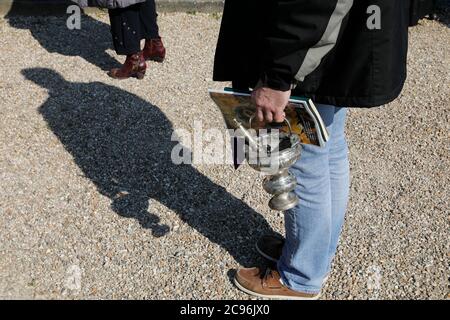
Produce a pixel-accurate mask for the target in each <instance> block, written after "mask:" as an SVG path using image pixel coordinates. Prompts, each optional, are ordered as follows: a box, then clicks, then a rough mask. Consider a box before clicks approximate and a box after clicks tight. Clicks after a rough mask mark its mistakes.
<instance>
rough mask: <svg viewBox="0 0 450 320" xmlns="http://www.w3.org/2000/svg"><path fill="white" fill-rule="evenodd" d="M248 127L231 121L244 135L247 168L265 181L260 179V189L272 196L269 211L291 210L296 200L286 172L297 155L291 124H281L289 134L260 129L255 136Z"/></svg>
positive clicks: (293, 184) (292, 182)
mask: <svg viewBox="0 0 450 320" xmlns="http://www.w3.org/2000/svg"><path fill="white" fill-rule="evenodd" d="M253 118H254V116H251V117H250V119H249V123H248V127H249V128H250V129H251V130H249V129H246V128H245V127H244V125H243V124H242V123H241V122H240V121H238V120H237V119H234V122H235V124H236V126H237V127H238V128H239V129H240V131H241V132H242V134H243V135H244V137H245V139H246V141H247V142H248V144H247V145H246V148H245V157H246V159H247V162H248V163H249V165H250V166H251V167H252V168H253V169H255V170H257V171H259V172H262V173H264V174H267V175H268V177H266V178H265V179H264V184H263V185H264V189H265V190H266V191H267V192H268V193H269V194H272V195H273V197H272V199H271V200H270V202H269V207H270V208H271V209H273V210H278V211H286V210H289V209H292V208H294V207H295V206H296V205H297V204H298V202H299V199H298V197H297V195H296V194H295V193H294V189H295V187H296V186H297V179H296V178H295V176H294V175H293V174H292V173H290V172H289V168H290V167H291V166H292V165H293V164H294V163H295V162H297V160H298V159H299V158H300V154H301V144H300V138H299V137H298V135H296V134H293V133H292V128H291V124H290V123H289V121H288V120H285V122H286V123H287V125H288V127H289V133H285V132H281V131H279V130H270V129H263V130H259V131H258V134H255V132H256V131H254V130H253V129H252V120H253Z"/></svg>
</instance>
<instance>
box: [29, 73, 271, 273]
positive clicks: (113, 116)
mask: <svg viewBox="0 0 450 320" xmlns="http://www.w3.org/2000/svg"><path fill="white" fill-rule="evenodd" d="M22 73H23V75H24V76H25V77H26V78H27V79H28V80H31V81H32V82H34V83H36V84H38V85H39V86H41V87H43V88H46V89H47V90H48V94H49V98H48V99H47V101H46V102H45V103H44V104H43V105H42V106H41V107H40V108H39V112H40V114H42V116H43V117H44V119H45V121H46V122H47V124H48V127H49V128H50V129H51V130H52V131H53V133H54V134H55V135H56V136H57V137H58V139H59V140H60V141H61V143H62V144H63V145H64V147H65V148H66V150H67V151H68V152H69V153H70V154H71V155H72V157H73V159H74V161H75V162H76V164H77V165H78V166H79V167H80V168H81V170H82V171H83V173H84V175H85V176H86V177H87V178H89V179H90V180H91V181H92V182H93V183H95V185H96V186H97V188H98V191H99V192H100V193H101V194H103V195H105V196H107V197H109V198H110V199H111V203H112V204H111V207H112V209H113V210H114V211H115V212H116V213H118V214H119V215H120V216H122V217H126V218H133V219H136V220H137V221H139V223H140V224H141V226H142V227H144V228H148V229H150V230H151V231H152V233H153V235H154V236H155V237H161V236H164V235H165V234H167V233H168V232H170V228H169V227H168V226H166V225H164V224H163V223H162V222H161V219H160V217H159V216H158V212H154V211H152V209H151V207H152V205H151V202H152V200H153V199H154V200H157V201H159V202H160V203H162V204H163V205H165V206H166V207H168V208H170V209H171V210H173V211H174V212H176V213H177V214H178V215H179V217H180V219H182V220H183V221H185V222H186V223H187V224H188V225H190V226H191V227H192V228H194V229H195V230H197V231H198V232H199V233H201V234H202V235H204V236H205V237H207V238H208V239H209V240H210V241H212V242H215V243H217V244H218V245H220V246H222V247H223V248H225V249H226V250H227V251H228V252H229V253H230V254H231V255H232V256H233V257H234V259H235V260H236V261H237V262H238V263H240V264H241V265H246V266H249V265H252V264H255V262H256V261H257V260H258V258H257V256H256V254H255V252H254V243H255V242H256V240H257V239H258V238H259V236H261V235H262V234H267V233H271V232H273V231H272V229H271V227H270V226H269V224H268V223H267V222H266V221H265V219H264V218H263V217H262V216H261V215H260V214H258V213H257V212H255V211H254V210H253V209H252V208H250V207H249V206H248V205H247V204H245V203H244V202H243V201H242V200H241V199H238V198H236V197H234V196H232V195H231V194H230V193H228V192H227V191H226V190H225V188H223V187H221V186H219V185H217V184H215V183H214V182H212V181H211V180H210V179H209V178H208V177H206V176H204V175H203V174H201V173H200V172H198V171H197V170H196V169H195V168H194V167H192V166H191V165H175V164H173V163H172V160H171V152H172V149H173V147H174V146H175V145H176V142H173V141H171V135H172V132H173V127H172V124H171V122H170V121H169V120H168V119H167V118H166V116H165V115H164V113H162V112H161V111H160V110H159V109H158V107H156V106H154V105H152V104H150V103H149V102H147V101H145V100H143V99H141V98H140V97H138V96H136V95H134V94H131V93H128V92H126V91H124V90H121V89H119V88H116V87H113V86H109V85H106V84H103V83H101V82H92V83H76V82H68V81H66V80H65V79H64V78H63V77H62V76H61V75H60V74H58V73H57V72H55V71H53V70H50V69H43V68H33V69H25V70H23V71H22ZM61 165H63V164H61ZM149 204H150V205H149ZM149 207H150V208H149ZM187 245H188V244H187Z"/></svg>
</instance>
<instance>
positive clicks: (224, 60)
mask: <svg viewBox="0 0 450 320" xmlns="http://www.w3.org/2000/svg"><path fill="white" fill-rule="evenodd" d="M408 17H409V1H406V0H358V1H353V0H314V1H312V0H246V1H242V0H226V2H225V10H224V15H223V21H222V28H221V31H220V38H219V41H218V45H217V51H216V59H215V67H214V79H215V80H216V81H232V83H233V87H234V89H235V90H248V89H249V88H254V90H253V93H252V96H253V102H254V104H255V106H256V110H257V111H256V112H257V117H258V118H259V120H260V121H265V122H273V121H275V122H281V121H282V120H283V119H284V108H285V106H286V105H287V102H288V99H289V97H290V95H291V93H293V94H294V95H296V96H304V97H309V98H311V99H313V101H314V102H315V103H316V105H317V108H318V110H319V112H320V114H321V116H322V118H323V119H324V122H325V123H326V125H327V129H328V131H329V133H330V140H329V141H328V143H327V146H326V147H324V148H318V147H315V146H307V145H305V146H303V152H302V156H301V159H300V160H299V161H298V162H297V164H296V165H295V166H294V167H293V168H292V172H293V173H294V174H295V175H296V177H297V180H298V185H297V188H296V193H297V195H298V196H299V198H300V203H299V205H298V206H297V207H296V208H294V209H292V210H289V211H287V212H286V213H285V225H286V239H283V238H278V237H273V236H264V237H262V238H261V240H260V241H259V242H258V243H257V250H258V252H260V253H261V254H262V255H263V256H264V257H266V258H268V259H270V260H272V261H274V262H277V270H270V269H269V270H266V271H265V272H264V273H263V272H262V271H261V270H259V269H258V268H250V269H240V270H238V272H237V273H236V276H235V283H236V285H237V286H238V287H239V288H240V289H242V290H244V291H245V292H247V293H250V294H253V295H256V296H262V297H269V298H270V297H278V298H288V299H317V298H318V297H319V296H320V292H321V288H322V285H323V283H324V281H326V279H327V276H328V273H329V272H330V269H331V263H332V260H333V257H334V255H335V252H336V248H337V245H338V240H339V235H340V232H341V228H342V224H343V222H344V216H345V211H346V207H347V201H348V193H349V168H348V167H349V166H348V155H347V144H346V140H345V133H344V127H345V117H346V108H348V107H375V106H380V105H384V104H386V103H389V102H391V101H392V100H394V99H395V98H396V97H397V96H398V95H399V94H400V92H401V90H402V87H403V84H404V82H405V79H406V56H407V47H408V38H407V37H408V24H409V18H408Z"/></svg>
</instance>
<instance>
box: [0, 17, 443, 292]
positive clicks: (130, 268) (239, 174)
mask: <svg viewBox="0 0 450 320" xmlns="http://www.w3.org/2000/svg"><path fill="white" fill-rule="evenodd" d="M218 18H219V17H218V16H217V15H214V14H182V13H176V14H162V15H160V24H161V33H162V35H163V36H164V40H165V43H166V45H167V47H168V58H167V61H166V62H165V63H163V64H156V63H151V64H150V69H149V71H148V75H147V77H146V78H145V79H144V80H143V81H137V80H134V79H132V80H125V81H120V82H118V81H114V80H112V79H109V78H108V76H107V75H106V74H105V70H107V69H108V68H110V67H111V66H114V65H117V64H118V62H122V58H121V57H117V56H116V55H115V53H114V51H113V50H112V48H111V43H110V35H109V29H108V28H109V27H108V25H107V21H108V19H107V16H105V15H91V16H90V17H86V18H84V19H83V24H82V27H83V28H82V30H81V31H68V30H67V29H66V27H65V20H64V19H62V18H58V17H45V18H44V17H34V18H24V17H22V18H10V19H4V20H0V48H1V55H0V75H1V80H0V188H1V190H2V192H1V195H0V297H1V298H5V299H6V298H36V299H37V298H39V299H40V298H44V299H57V298H63V299H78V298H88V299H96V298H105V299H106V298H113V299H128V298H131V299H179V298H186V299H201V298H203V299H249V297H248V296H247V295H245V294H242V293H240V292H239V291H238V290H236V289H235V288H234V286H233V285H232V283H231V281H230V279H231V277H232V275H233V272H234V270H235V269H236V268H237V267H239V266H251V265H254V264H261V263H262V262H263V261H262V260H261V259H260V258H259V257H258V256H257V254H256V253H255V251H254V242H255V241H256V239H257V238H258V237H259V235H261V234H263V233H266V232H269V231H277V232H281V233H282V232H283V218H282V215H281V214H279V213H276V212H273V211H270V210H269V209H268V207H267V201H268V199H269V196H268V195H267V194H265V193H264V191H263V190H262V188H261V178H260V177H259V176H258V174H257V173H255V172H253V171H252V170H251V169H249V168H248V166H243V167H241V168H240V169H239V170H237V171H234V170H233V169H232V168H231V167H230V166H181V167H178V166H174V165H173V164H172V163H171V162H170V161H169V157H170V151H171V149H172V147H173V144H174V143H173V142H171V141H170V137H171V134H172V131H173V129H174V128H185V129H189V128H191V127H192V125H193V122H194V120H196V119H201V120H204V121H205V123H208V126H210V127H221V126H223V124H222V120H221V118H220V114H219V112H218V111H217V109H216V108H215V107H214V105H213V103H212V102H211V101H210V100H209V98H208V96H207V93H206V90H207V89H208V88H209V87H214V88H220V87H222V86H223V85H224V84H218V83H213V82H212V79H211V73H212V64H213V56H214V48H215V44H216V39H217V34H218V29H219V25H220V20H219V19H218ZM449 41H450V30H449V28H448V26H447V25H445V24H442V23H439V22H434V21H423V22H422V23H421V25H420V26H418V27H416V28H414V29H412V30H411V49H410V57H409V79H408V82H407V84H406V87H405V90H404V92H403V94H402V95H401V97H400V98H399V99H398V100H396V101H395V102H393V103H391V104H390V105H389V106H386V107H383V108H378V109H372V110H351V112H350V115H349V121H348V128H347V129H348V130H347V132H348V138H349V144H350V150H351V170H352V186H351V201H350V207H349V212H348V216H347V222H346V225H345V228H344V231H343V237H342V242H341V245H340V247H339V252H338V256H337V258H336V261H335V264H334V268H333V271H332V274H331V278H330V280H329V282H328V284H327V285H326V287H325V289H324V296H323V298H325V299H403V298H413V299H444V298H446V296H447V294H448V276H449V270H448V266H449V264H448V257H449V255H448V253H449V246H448V240H449V237H448V227H449V225H448V212H449V189H448V186H449V185H450V175H449V169H448V168H449V166H450V163H449V146H450V141H449V126H450V125H449V114H450V110H449V109H450V108H449V101H450V98H449V84H450V83H449V66H450V61H449V60H450V59H449V55H448V49H449V43H450V42H449Z"/></svg>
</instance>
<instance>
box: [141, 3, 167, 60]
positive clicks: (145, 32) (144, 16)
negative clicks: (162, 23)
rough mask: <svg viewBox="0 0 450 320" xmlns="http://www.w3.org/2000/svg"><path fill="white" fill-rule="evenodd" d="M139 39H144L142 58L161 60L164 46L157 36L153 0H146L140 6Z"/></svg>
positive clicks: (163, 56) (157, 30) (157, 29)
mask: <svg viewBox="0 0 450 320" xmlns="http://www.w3.org/2000/svg"><path fill="white" fill-rule="evenodd" d="M139 14H140V18H141V29H142V35H141V39H145V46H144V50H143V52H144V59H145V60H153V61H157V62H163V61H164V59H165V57H166V48H164V45H163V43H162V40H161V37H160V36H159V28H158V23H157V17H158V14H157V13H156V4H155V0H147V1H146V2H144V3H142V4H141V7H140V11H139Z"/></svg>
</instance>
